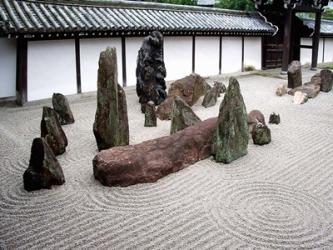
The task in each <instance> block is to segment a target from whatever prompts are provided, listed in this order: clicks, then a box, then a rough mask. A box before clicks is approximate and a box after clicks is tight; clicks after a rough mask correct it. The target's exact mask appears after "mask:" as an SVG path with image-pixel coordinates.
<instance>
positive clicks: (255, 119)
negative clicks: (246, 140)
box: [247, 109, 266, 133]
mask: <svg viewBox="0 0 333 250" xmlns="http://www.w3.org/2000/svg"><path fill="white" fill-rule="evenodd" d="M259 122H260V123H262V124H264V125H266V122H265V116H264V115H263V114H262V113H261V112H260V111H259V110H256V109H255V110H252V111H251V112H250V113H249V114H248V115H247V124H248V126H249V131H250V133H251V132H252V130H253V127H254V126H255V125H256V124H257V123H259Z"/></svg>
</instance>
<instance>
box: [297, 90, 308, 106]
mask: <svg viewBox="0 0 333 250" xmlns="http://www.w3.org/2000/svg"><path fill="white" fill-rule="evenodd" d="M307 101H308V95H307V94H306V93H302V92H301V91H296V92H295V95H294V103H295V104H304V103H306V102H307Z"/></svg>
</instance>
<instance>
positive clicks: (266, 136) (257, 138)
mask: <svg viewBox="0 0 333 250" xmlns="http://www.w3.org/2000/svg"><path fill="white" fill-rule="evenodd" d="M252 140H253V143H254V144H256V145H260V146H262V145H265V144H268V143H270V142H271V140H272V139H271V130H270V129H269V128H268V127H267V126H266V125H264V124H262V123H257V125H256V126H254V128H253V130H252Z"/></svg>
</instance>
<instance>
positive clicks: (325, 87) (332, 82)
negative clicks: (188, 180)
mask: <svg viewBox="0 0 333 250" xmlns="http://www.w3.org/2000/svg"><path fill="white" fill-rule="evenodd" d="M320 77H321V85H320V90H321V91H323V92H329V91H331V90H332V86H333V73H332V71H330V70H329V69H323V70H322V71H320Z"/></svg>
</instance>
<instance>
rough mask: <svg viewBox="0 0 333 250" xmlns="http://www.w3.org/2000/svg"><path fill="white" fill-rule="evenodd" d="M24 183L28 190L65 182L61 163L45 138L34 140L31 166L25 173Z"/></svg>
mask: <svg viewBox="0 0 333 250" xmlns="http://www.w3.org/2000/svg"><path fill="white" fill-rule="evenodd" d="M23 183H24V189H25V190H27V191H34V190H39V189H42V188H51V186H52V185H61V184H63V183H65V177H64V174H63V172H62V169H61V167H60V164H59V162H58V160H57V159H56V157H55V156H54V154H53V152H52V150H51V149H50V147H49V145H48V144H47V143H46V141H45V139H44V138H35V139H34V140H33V142H32V147H31V156H30V162H29V167H28V169H27V170H26V171H25V172H24V174H23Z"/></svg>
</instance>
